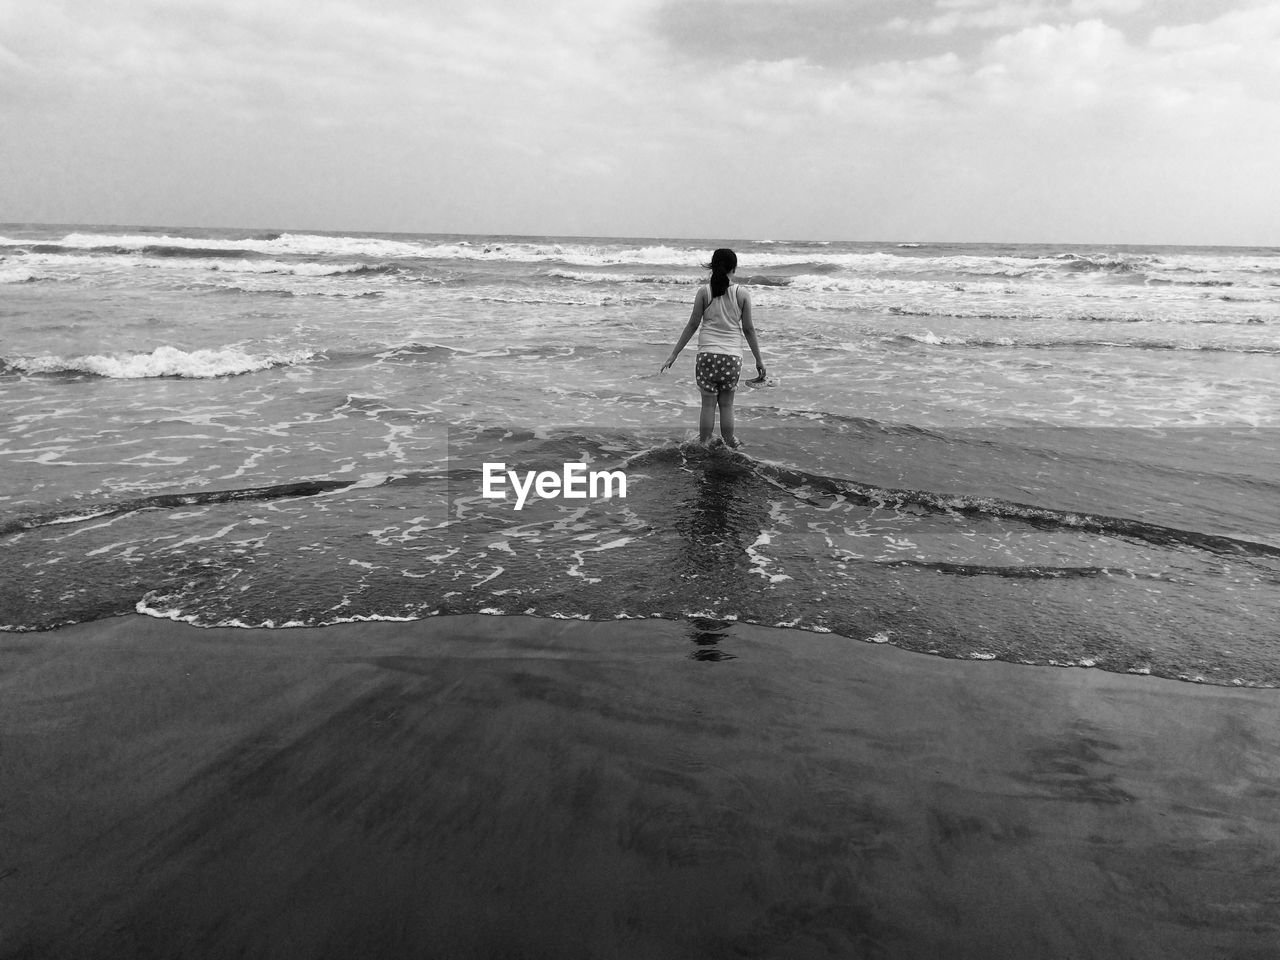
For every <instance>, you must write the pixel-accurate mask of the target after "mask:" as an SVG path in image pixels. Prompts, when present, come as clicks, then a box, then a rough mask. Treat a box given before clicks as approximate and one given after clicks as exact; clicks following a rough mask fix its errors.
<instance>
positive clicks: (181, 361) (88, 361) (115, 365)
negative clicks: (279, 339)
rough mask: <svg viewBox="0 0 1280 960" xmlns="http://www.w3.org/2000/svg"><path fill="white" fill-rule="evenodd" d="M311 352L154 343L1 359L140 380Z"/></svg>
mask: <svg viewBox="0 0 1280 960" xmlns="http://www.w3.org/2000/svg"><path fill="white" fill-rule="evenodd" d="M312 356H313V354H311V353H307V352H302V351H293V352H285V353H280V354H267V355H265V356H258V355H254V354H249V353H245V352H244V351H243V350H240V349H239V348H237V347H223V348H221V349H216V350H212V349H203V350H191V351H187V350H179V349H178V348H176V347H157V348H156V349H155V350H153V351H151V353H134V354H114V355H111V356H101V355H98V354H92V355H87V356H77V357H60V356H42V357H18V358H16V359H12V360H8V359H6V360H4V361H3V363H4V364H5V366H6V367H8V368H9V369H12V370H20V371H23V372H25V373H87V374H92V375H94V376H98V377H108V378H110V379H113V380H139V379H144V378H149V377H183V378H192V379H204V378H210V377H230V376H236V375H238V374H242V373H254V372H256V371H258V370H266V369H269V368H271V367H278V366H289V365H292V364H297V363H305V362H306V361H307V360H309V359H311V357H312Z"/></svg>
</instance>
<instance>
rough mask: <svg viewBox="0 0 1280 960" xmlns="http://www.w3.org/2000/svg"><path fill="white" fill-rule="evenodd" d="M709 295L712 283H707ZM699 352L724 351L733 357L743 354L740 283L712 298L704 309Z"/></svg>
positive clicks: (699, 333)
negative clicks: (739, 301) (739, 299)
mask: <svg viewBox="0 0 1280 960" xmlns="http://www.w3.org/2000/svg"><path fill="white" fill-rule="evenodd" d="M707 296H708V297H710V296H711V284H707ZM698 352H699V353H724V354H728V355H729V356H731V357H741V356H742V307H741V306H740V305H739V303H738V285H737V284H736V283H734V284H730V285H729V289H728V290H726V291H725V292H724V293H723V294H722V295H721V296H718V297H716V298H715V299H714V300H712V301H711V302H710V303H709V304H708V305H707V308H706V309H705V310H703V311H702V323H701V325H700V326H699V327H698Z"/></svg>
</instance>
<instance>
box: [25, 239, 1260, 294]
mask: <svg viewBox="0 0 1280 960" xmlns="http://www.w3.org/2000/svg"><path fill="white" fill-rule="evenodd" d="M923 246H928V247H930V249H929V251H928V255H924V256H922V255H921V254H920V249H921V247H923ZM4 247H8V248H13V247H19V248H25V250H26V251H33V252H36V251H42V250H43V251H47V252H66V251H91V252H97V253H117V254H134V255H144V256H147V257H161V258H166V259H182V258H186V259H204V260H214V261H217V260H243V261H252V260H254V259H259V258H273V257H275V258H279V257H287V258H302V259H333V258H352V259H356V260H370V259H371V260H381V261H403V260H462V261H485V260H488V261H510V262H528V263H545V262H558V263H563V264H567V265H570V266H580V267H605V268H607V267H610V266H624V265H625V266H641V267H643V266H646V265H654V266H675V267H681V268H691V269H696V270H700V271H701V270H703V269H705V263H706V260H707V257H708V253H709V252H708V250H707V248H706V245H703V244H700V245H697V246H693V245H683V244H681V245H676V244H671V243H661V242H659V243H652V244H645V243H633V242H628V241H625V240H615V241H599V242H589V241H572V240H564V241H558V240H536V239H530V238H496V237H495V238H488V239H486V238H483V237H474V238H468V239H463V238H439V237H430V236H423V237H421V238H413V239H407V238H389V237H383V236H345V235H324V234H307V233H280V234H275V233H269V234H258V235H256V236H247V237H233V238H222V237H208V236H204V237H191V236H183V235H174V234H163V235H155V234H143V233H107V232H103V233H87V232H77V233H71V234H68V235H67V236H65V237H63V238H61V239H60V240H56V241H35V242H33V241H30V240H25V241H23V240H14V239H10V238H5V237H0V248H4ZM788 248H789V249H788ZM745 256H746V257H747V259H746V260H745V261H744V266H746V265H749V266H750V268H751V269H767V268H771V267H774V268H789V269H797V268H803V267H805V266H806V265H809V266H811V267H813V268H815V269H818V270H826V269H838V270H843V271H848V272H852V273H856V274H873V275H874V274H882V273H884V274H908V275H911V274H932V275H937V274H943V275H947V276H958V277H968V276H971V277H1006V278H1009V279H1017V278H1021V277H1028V276H1031V277H1034V276H1036V275H1044V276H1054V277H1063V276H1068V277H1069V276H1077V275H1078V276H1091V275H1099V276H1101V277H1104V278H1105V277H1110V278H1112V279H1115V280H1124V281H1125V282H1135V281H1136V282H1144V281H1149V280H1151V279H1157V282H1158V280H1160V279H1165V280H1168V279H1172V278H1173V277H1175V276H1176V277H1177V280H1178V282H1186V283H1191V284H1196V285H1202V284H1207V283H1215V284H1218V283H1220V284H1222V285H1230V284H1231V283H1233V282H1234V280H1235V279H1236V278H1237V277H1241V276H1243V277H1246V278H1249V279H1251V281H1252V282H1257V281H1259V280H1260V279H1262V278H1264V277H1270V278H1273V279H1274V278H1280V257H1277V256H1274V255H1269V254H1268V253H1264V252H1256V253H1254V252H1250V253H1247V254H1246V253H1234V252H1228V251H1225V250H1224V251H1222V252H1221V253H1217V252H1215V253H1213V254H1212V255H1207V254H1199V255H1195V256H1188V255H1182V254H1176V253H1172V252H1170V253H1167V254H1166V253H1165V252H1163V251H1161V252H1159V253H1152V252H1137V251H1134V252H1127V251H1115V250H1103V251H1067V252H1053V251H1051V250H1046V251H1045V252H1043V253H1032V254H1022V255H1018V254H1013V253H1009V252H1006V251H999V252H997V251H994V250H993V251H992V252H990V253H983V254H974V253H964V254H959V253H956V254H949V253H947V252H945V250H944V249H942V248H938V247H935V246H933V245H925V244H892V245H886V248H885V249H880V250H862V251H836V250H831V249H829V247H827V246H826V245H815V244H800V243H788V244H769V245H767V246H766V247H765V249H763V250H761V249H753V250H751V251H750V252H749V253H747V254H745ZM681 279H683V278H681Z"/></svg>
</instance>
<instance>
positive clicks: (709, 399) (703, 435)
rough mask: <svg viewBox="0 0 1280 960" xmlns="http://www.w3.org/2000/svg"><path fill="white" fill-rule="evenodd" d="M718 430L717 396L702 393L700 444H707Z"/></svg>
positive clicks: (699, 428)
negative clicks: (716, 429)
mask: <svg viewBox="0 0 1280 960" xmlns="http://www.w3.org/2000/svg"><path fill="white" fill-rule="evenodd" d="M715 428H716V395H715V394H714V393H707V392H706V391H705V390H704V391H702V412H701V413H700V414H699V415H698V442H699V443H706V442H707V441H708V440H710V439H711V434H712V432H713V431H714V430H715Z"/></svg>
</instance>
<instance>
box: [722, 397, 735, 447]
mask: <svg viewBox="0 0 1280 960" xmlns="http://www.w3.org/2000/svg"><path fill="white" fill-rule="evenodd" d="M718 404H719V407H720V436H722V437H724V442H725V443H727V444H728V445H729V446H731V447H736V446H737V445H738V441H737V440H735V439H734V438H733V391H732V390H727V391H725V392H724V393H722V394H720V398H719V401H718Z"/></svg>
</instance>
